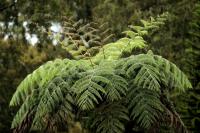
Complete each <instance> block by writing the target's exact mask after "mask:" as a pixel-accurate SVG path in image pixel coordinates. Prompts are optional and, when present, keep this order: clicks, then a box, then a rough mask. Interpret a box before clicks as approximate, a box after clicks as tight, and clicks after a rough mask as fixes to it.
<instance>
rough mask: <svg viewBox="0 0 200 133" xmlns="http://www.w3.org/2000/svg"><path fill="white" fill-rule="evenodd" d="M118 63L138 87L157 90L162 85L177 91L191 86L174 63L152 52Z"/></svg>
mask: <svg viewBox="0 0 200 133" xmlns="http://www.w3.org/2000/svg"><path fill="white" fill-rule="evenodd" d="M120 63H121V65H122V67H123V70H124V71H125V72H126V75H127V76H128V77H129V78H131V79H133V80H134V83H135V84H137V86H138V87H142V88H148V89H151V90H157V91H160V89H163V88H161V86H163V85H164V86H165V87H166V88H169V89H170V88H174V89H178V90H179V91H184V90H185V89H187V88H191V87H192V86H191V84H190V82H189V80H188V78H187V76H186V75H185V74H184V73H183V72H182V71H181V70H180V69H179V68H178V67H176V65H175V64H173V63H172V62H169V61H168V60H166V59H164V58H162V57H161V56H157V55H153V53H151V54H150V52H149V53H148V54H140V55H136V56H131V57H129V58H128V59H126V60H125V62H123V61H121V62H120ZM119 65H120V64H119Z"/></svg>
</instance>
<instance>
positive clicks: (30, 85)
mask: <svg viewBox="0 0 200 133" xmlns="http://www.w3.org/2000/svg"><path fill="white" fill-rule="evenodd" d="M70 64H71V61H70V60H68V59H65V60H60V59H57V60H55V61H49V62H47V63H46V64H44V65H42V66H40V67H39V68H38V69H36V70H35V71H34V72H33V73H31V74H29V75H28V76H27V77H26V78H25V79H24V80H23V81H22V82H21V83H20V85H19V86H18V87H17V91H16V92H15V94H14V95H13V97H12V99H11V101H10V106H16V105H20V104H21V103H22V102H23V101H24V100H25V99H26V97H27V96H28V95H29V94H31V93H32V90H34V89H38V88H42V87H43V86H44V85H45V84H46V83H47V82H49V81H50V80H52V79H53V78H54V77H55V76H56V75H59V74H60V73H62V71H63V70H64V69H67V68H68V67H70Z"/></svg>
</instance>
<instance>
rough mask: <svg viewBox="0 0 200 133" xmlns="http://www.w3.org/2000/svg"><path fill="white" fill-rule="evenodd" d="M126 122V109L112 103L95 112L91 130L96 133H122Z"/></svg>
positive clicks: (127, 118) (119, 104)
mask: <svg viewBox="0 0 200 133" xmlns="http://www.w3.org/2000/svg"><path fill="white" fill-rule="evenodd" d="M128 120H129V117H128V110H127V108H125V106H123V105H122V104H121V103H112V104H108V105H103V107H100V108H99V109H98V108H97V110H95V115H94V120H92V121H93V122H92V125H91V128H92V129H95V132H96V133H123V132H124V131H125V122H127V121H128Z"/></svg>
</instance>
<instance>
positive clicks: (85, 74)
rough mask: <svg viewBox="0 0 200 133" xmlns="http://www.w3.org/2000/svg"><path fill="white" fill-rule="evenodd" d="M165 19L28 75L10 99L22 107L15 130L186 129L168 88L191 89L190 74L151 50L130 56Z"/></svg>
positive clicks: (115, 132)
mask: <svg viewBox="0 0 200 133" xmlns="http://www.w3.org/2000/svg"><path fill="white" fill-rule="evenodd" d="M165 18H166V15H165V14H164V15H161V16H159V17H158V18H157V19H151V20H150V21H149V22H148V21H142V22H143V24H144V25H143V26H130V27H131V28H132V30H129V31H125V32H124V33H126V37H124V38H122V39H120V40H118V41H116V42H114V43H109V44H107V45H104V46H103V48H101V49H100V51H99V53H98V54H96V55H95V56H93V57H91V58H89V59H81V60H69V59H64V60H61V59H56V60H55V61H50V62H47V63H46V64H44V65H42V66H41V67H39V68H38V69H36V70H35V71H34V72H33V73H31V74H29V75H28V76H27V77H26V78H25V79H24V81H22V82H21V84H20V85H19V86H18V88H17V90H16V92H15V94H14V95H13V97H12V99H11V101H10V106H19V105H21V107H20V109H19V111H18V113H17V114H16V116H15V118H14V120H13V123H12V128H15V131H16V132H23V131H27V130H29V129H30V130H40V131H51V132H56V131H59V130H69V129H70V127H72V126H73V125H74V123H76V122H77V121H78V122H80V123H81V126H82V129H83V130H84V131H87V132H97V133H98V132H99V133H100V132H101V133H110V132H113V133H122V132H129V133H130V132H133V131H138V130H141V131H149V132H158V131H160V130H161V129H160V128H159V127H160V126H163V125H167V127H169V128H171V129H172V130H173V131H174V132H187V130H186V128H185V126H184V124H183V122H182V121H181V119H180V117H179V115H178V114H177V112H176V111H175V109H174V107H173V104H172V103H171V101H170V99H169V95H170V92H172V91H176V92H179V93H180V92H184V91H185V90H186V89H187V88H191V87H192V86H191V84H190V82H189V80H188V79H187V77H186V76H185V75H184V73H183V72H181V70H180V69H179V68H177V67H176V65H175V64H173V63H172V62H170V61H168V60H166V59H164V58H162V57H161V56H158V55H154V54H153V52H152V51H148V53H146V54H138V55H131V54H132V52H133V51H134V50H135V49H136V48H139V49H143V48H145V47H146V42H145V41H144V39H143V36H144V35H146V34H148V32H150V31H153V29H155V28H158V27H159V26H161V25H162V24H163V22H164V21H165V20H166V19H165ZM125 55H126V56H128V57H126V58H125V57H124V56H125ZM130 55H131V56H130ZM63 123H64V124H63Z"/></svg>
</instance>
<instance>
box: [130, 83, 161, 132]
mask: <svg viewBox="0 0 200 133" xmlns="http://www.w3.org/2000/svg"><path fill="white" fill-rule="evenodd" d="M128 100H129V103H128V108H129V110H130V117H131V119H132V120H136V121H137V123H138V125H140V126H141V127H142V128H144V129H149V128H150V127H151V126H153V124H155V123H157V122H158V120H159V117H161V113H162V112H163V111H164V109H163V105H162V103H161V102H160V99H159V95H158V93H157V92H156V91H153V90H148V89H142V88H139V87H137V86H134V85H132V87H131V89H130V92H129V94H128Z"/></svg>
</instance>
